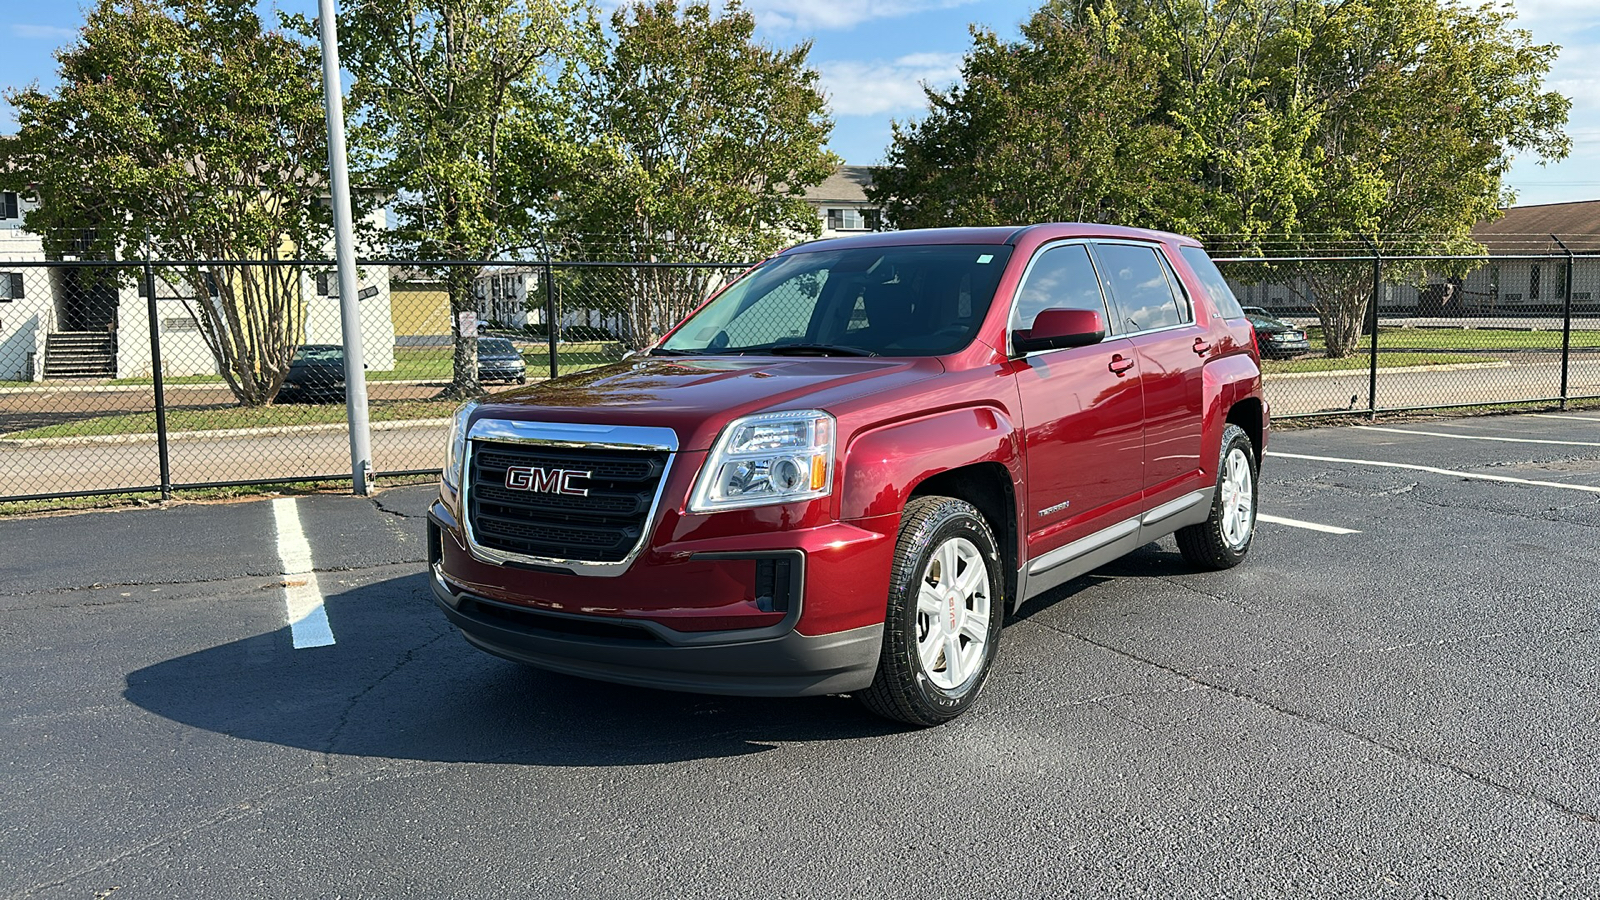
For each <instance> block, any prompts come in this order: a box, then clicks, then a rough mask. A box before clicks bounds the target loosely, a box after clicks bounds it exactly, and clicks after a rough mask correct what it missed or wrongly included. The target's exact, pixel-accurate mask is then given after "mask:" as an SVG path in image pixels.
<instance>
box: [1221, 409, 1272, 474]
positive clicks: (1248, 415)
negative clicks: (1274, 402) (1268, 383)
mask: <svg viewBox="0 0 1600 900" xmlns="http://www.w3.org/2000/svg"><path fill="white" fill-rule="evenodd" d="M1264 409H1265V407H1264V406H1263V405H1262V403H1261V398H1260V397H1243V398H1241V399H1239V400H1238V401H1237V402H1235V403H1234V404H1233V406H1231V407H1229V408H1228V415H1227V418H1226V419H1225V420H1224V424H1227V425H1237V426H1239V427H1240V428H1243V429H1244V433H1245V434H1247V435H1249V436H1250V446H1251V447H1253V448H1255V454H1256V468H1257V469H1259V468H1261V460H1262V457H1263V456H1264V455H1265V454H1266V452H1267V445H1266V440H1265V437H1266V430H1267V425H1266V416H1265V415H1263V411H1264Z"/></svg>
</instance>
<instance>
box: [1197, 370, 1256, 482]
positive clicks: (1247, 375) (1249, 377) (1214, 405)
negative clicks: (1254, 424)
mask: <svg viewBox="0 0 1600 900" xmlns="http://www.w3.org/2000/svg"><path fill="white" fill-rule="evenodd" d="M1201 374H1202V376H1203V378H1204V380H1205V406H1204V409H1205V430H1204V433H1203V437H1202V441H1201V447H1200V470H1201V471H1202V472H1204V473H1206V475H1207V476H1209V477H1210V478H1211V479H1212V480H1215V479H1216V476H1217V461H1218V460H1219V459H1220V458H1221V456H1222V430H1223V426H1225V425H1226V424H1227V421H1228V411H1229V410H1231V409H1232V408H1233V405H1234V404H1235V403H1237V402H1239V401H1240V400H1242V399H1244V398H1246V397H1250V396H1252V395H1253V393H1254V391H1253V388H1254V386H1255V385H1259V384H1260V383H1261V369H1260V368H1259V367H1258V366H1257V365H1256V363H1255V360H1253V359H1251V358H1250V357H1249V356H1247V355H1245V354H1243V353H1236V354H1233V355H1232V356H1224V357H1222V358H1221V359H1215V360H1212V361H1210V362H1207V363H1206V367H1205V370H1204V371H1203V372H1202V373H1201ZM1263 402H1264V401H1263ZM1257 452H1259V450H1258V451H1257Z"/></svg>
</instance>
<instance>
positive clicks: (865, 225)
mask: <svg viewBox="0 0 1600 900" xmlns="http://www.w3.org/2000/svg"><path fill="white" fill-rule="evenodd" d="M876 212H877V210H875V209H855V208H847V209H830V210H828V228H829V230H831V231H870V230H871V229H872V226H873V224H874V222H875V220H876V219H877V216H876V215H874V214H875V213H876Z"/></svg>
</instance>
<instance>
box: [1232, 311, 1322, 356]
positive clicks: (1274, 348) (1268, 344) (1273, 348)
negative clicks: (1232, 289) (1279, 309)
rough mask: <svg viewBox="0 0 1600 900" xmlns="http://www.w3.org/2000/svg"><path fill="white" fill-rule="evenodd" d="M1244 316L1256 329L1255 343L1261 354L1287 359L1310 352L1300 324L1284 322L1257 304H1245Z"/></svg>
mask: <svg viewBox="0 0 1600 900" xmlns="http://www.w3.org/2000/svg"><path fill="white" fill-rule="evenodd" d="M1244 314H1245V317H1246V318H1248V319H1249V320H1250V327H1251V328H1254V329H1255V331H1256V344H1257V345H1258V346H1259V347H1260V348H1261V355H1262V356H1265V357H1268V358H1271V359H1288V358H1289V357H1292V356H1299V355H1300V354H1302V353H1310V352H1311V342H1310V341H1309V340H1306V333H1305V331H1304V329H1302V328H1301V327H1300V326H1298V325H1295V324H1292V323H1290V322H1285V321H1284V320H1282V319H1279V318H1277V317H1275V316H1273V315H1272V314H1271V313H1269V312H1267V311H1266V310H1264V309H1262V308H1261V307H1259V306H1246V307H1245V308H1244Z"/></svg>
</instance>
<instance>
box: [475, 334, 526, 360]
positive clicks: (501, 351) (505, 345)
mask: <svg viewBox="0 0 1600 900" xmlns="http://www.w3.org/2000/svg"><path fill="white" fill-rule="evenodd" d="M478 352H479V353H480V354H481V353H493V354H495V355H496V356H515V355H517V348H516V346H515V345H513V344H512V343H511V342H510V341H508V340H506V339H505V338H478Z"/></svg>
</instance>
